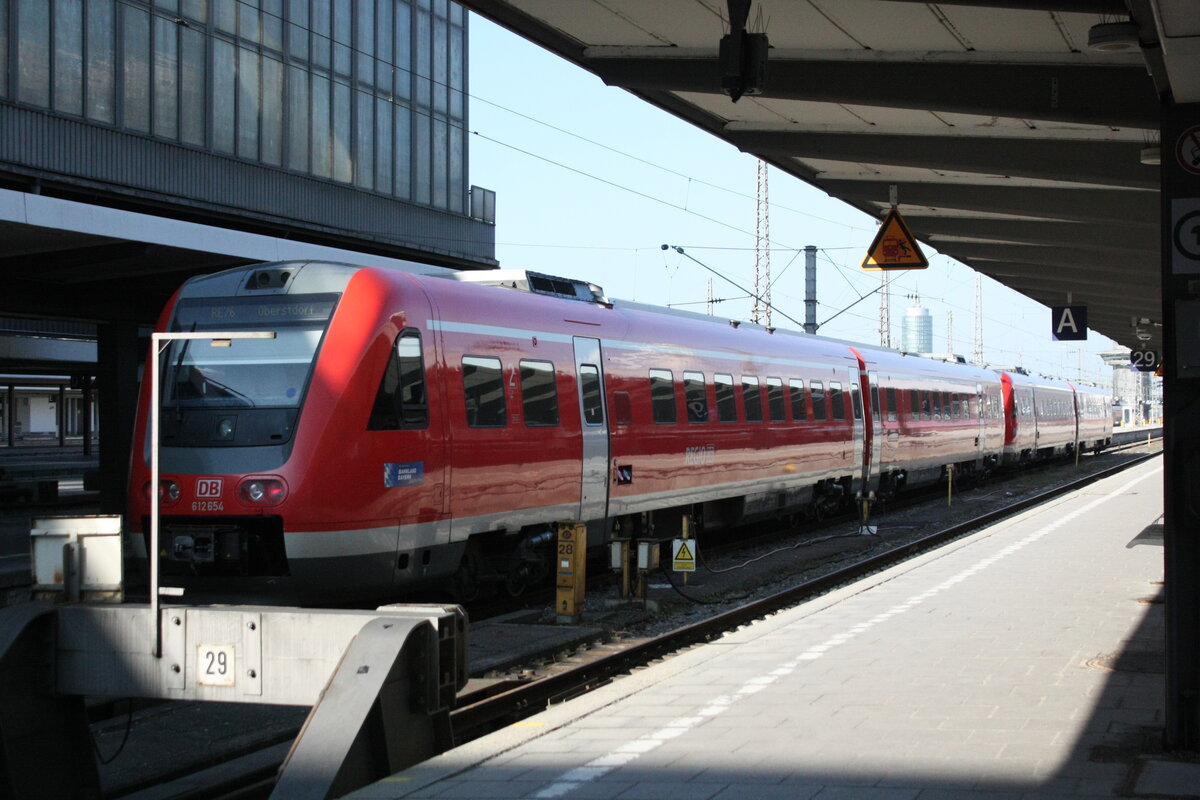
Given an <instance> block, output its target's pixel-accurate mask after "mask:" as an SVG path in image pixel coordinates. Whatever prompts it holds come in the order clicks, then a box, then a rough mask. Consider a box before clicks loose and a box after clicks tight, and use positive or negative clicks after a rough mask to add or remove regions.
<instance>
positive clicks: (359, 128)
mask: <svg viewBox="0 0 1200 800" xmlns="http://www.w3.org/2000/svg"><path fill="white" fill-rule="evenodd" d="M354 97H355V100H356V104H357V106H358V108H357V109H356V111H357V113H356V116H355V120H354V183H355V185H357V186H360V187H362V188H363V189H371V188H374V186H375V98H374V97H372V96H371V95H369V94H367V93H366V92H363V91H355V93H354Z"/></svg>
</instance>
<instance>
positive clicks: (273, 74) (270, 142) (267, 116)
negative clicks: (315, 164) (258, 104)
mask: <svg viewBox="0 0 1200 800" xmlns="http://www.w3.org/2000/svg"><path fill="white" fill-rule="evenodd" d="M261 158H262V160H263V161H264V162H266V163H267V164H274V165H276V166H278V165H280V164H282V163H283V64H282V63H281V62H279V61H277V60H276V59H274V58H271V57H270V56H268V55H264V56H263V58H262V155H261Z"/></svg>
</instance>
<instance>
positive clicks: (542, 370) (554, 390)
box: [521, 360, 558, 427]
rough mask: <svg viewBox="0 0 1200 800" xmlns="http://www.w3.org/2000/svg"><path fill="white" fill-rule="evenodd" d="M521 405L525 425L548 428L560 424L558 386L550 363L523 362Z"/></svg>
mask: <svg viewBox="0 0 1200 800" xmlns="http://www.w3.org/2000/svg"><path fill="white" fill-rule="evenodd" d="M521 403H522V405H523V407H524V410H525V424H526V425H528V426H530V427H546V426H553V425H557V424H558V386H557V385H556V384H555V381H554V365H553V364H551V363H550V362H549V361H524V360H522V361H521Z"/></svg>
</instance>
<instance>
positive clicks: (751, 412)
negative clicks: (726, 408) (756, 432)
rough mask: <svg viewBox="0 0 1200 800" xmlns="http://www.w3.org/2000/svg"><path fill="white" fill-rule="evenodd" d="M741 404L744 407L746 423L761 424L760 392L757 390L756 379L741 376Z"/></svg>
mask: <svg viewBox="0 0 1200 800" xmlns="http://www.w3.org/2000/svg"><path fill="white" fill-rule="evenodd" d="M742 404H743V405H745V407H746V421H747V422H762V418H763V408H762V392H761V391H760V390H759V388H758V378H756V377H754V376H752V375H743V376H742Z"/></svg>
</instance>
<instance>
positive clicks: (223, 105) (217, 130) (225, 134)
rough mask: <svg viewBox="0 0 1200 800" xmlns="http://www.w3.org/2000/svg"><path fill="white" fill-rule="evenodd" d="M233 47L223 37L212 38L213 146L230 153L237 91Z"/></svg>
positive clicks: (232, 144)
mask: <svg viewBox="0 0 1200 800" xmlns="http://www.w3.org/2000/svg"><path fill="white" fill-rule="evenodd" d="M234 53H235V51H234V47H233V45H232V44H230V43H229V42H227V41H225V40H224V39H213V40H212V60H213V68H212V83H213V99H212V104H213V120H212V138H213V142H212V143H213V148H214V149H216V150H218V151H219V152H222V153H232V152H233V146H234V107H235V106H236V105H237V104H236V102H235V100H234V98H235V96H236V95H235V93H236V92H237V70H236V69H235V67H234V57H235V56H234Z"/></svg>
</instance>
